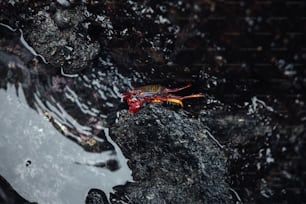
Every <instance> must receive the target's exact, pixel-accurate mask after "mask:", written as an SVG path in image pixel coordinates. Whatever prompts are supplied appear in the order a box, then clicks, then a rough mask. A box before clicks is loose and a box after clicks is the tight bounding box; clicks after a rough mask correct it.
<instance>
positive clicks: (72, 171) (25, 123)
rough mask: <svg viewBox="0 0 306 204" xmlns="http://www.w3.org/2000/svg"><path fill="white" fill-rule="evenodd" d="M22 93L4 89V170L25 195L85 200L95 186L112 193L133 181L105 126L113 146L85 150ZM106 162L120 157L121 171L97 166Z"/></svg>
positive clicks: (0, 140)
mask: <svg viewBox="0 0 306 204" xmlns="http://www.w3.org/2000/svg"><path fill="white" fill-rule="evenodd" d="M18 92H19V97H18V96H17V95H16V93H15V89H14V87H13V86H11V85H8V88H7V90H6V91H5V90H3V89H0V99H1V107H0V117H1V118H2V121H3V122H1V123H0V129H1V137H0V144H1V149H0V161H1V163H2V165H1V166H0V174H1V175H2V176H3V177H4V178H5V179H6V180H7V181H8V182H9V183H10V184H11V185H12V187H13V188H14V189H15V190H16V191H17V192H18V193H19V194H20V195H21V196H23V197H24V198H25V199H27V200H29V201H34V202H38V203H82V202H84V200H85V197H86V195H87V193H88V191H89V190H90V189H91V188H98V189H101V190H103V191H104V192H105V194H106V195H109V193H110V192H112V188H113V187H114V186H117V185H122V184H125V183H126V182H127V181H131V180H132V177H131V171H130V169H129V167H128V166H127V160H126V159H125V157H124V156H123V155H122V152H121V150H120V149H119V147H118V146H117V145H116V144H115V143H114V142H113V141H112V139H111V138H110V136H109V133H108V129H107V128H103V131H104V133H105V136H106V139H107V140H108V141H109V142H110V143H111V144H112V145H113V147H114V150H108V151H103V152H101V153H89V152H86V151H83V149H82V148H81V147H80V146H79V145H77V144H75V143H73V142H71V141H70V140H67V139H66V138H65V137H63V136H62V135H61V134H60V133H59V132H58V131H56V129H55V128H54V127H53V126H52V124H51V123H50V122H49V121H48V120H47V119H43V118H44V116H43V113H42V111H39V114H37V112H35V111H34V110H33V109H30V108H29V106H28V105H27V103H26V100H25V97H24V95H23V91H22V89H19V90H18ZM16 127H17V128H16ZM108 161H112V162H113V161H117V162H118V165H119V169H117V170H115V171H113V170H112V169H108V168H103V165H96V164H102V163H104V164H107V163H108ZM101 166H102V168H101ZM104 166H105V165H104Z"/></svg>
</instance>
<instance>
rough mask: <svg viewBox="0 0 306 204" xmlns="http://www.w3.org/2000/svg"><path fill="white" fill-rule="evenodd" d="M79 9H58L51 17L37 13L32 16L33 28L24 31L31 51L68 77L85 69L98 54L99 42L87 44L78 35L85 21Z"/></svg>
mask: <svg viewBox="0 0 306 204" xmlns="http://www.w3.org/2000/svg"><path fill="white" fill-rule="evenodd" d="M82 9H83V8H82V7H75V8H74V9H73V10H69V11H66V10H65V11H62V10H58V11H57V12H56V13H55V14H54V15H52V14H50V13H48V12H46V11H45V10H42V11H39V12H38V13H37V14H36V15H35V16H33V26H32V28H31V29H30V30H27V31H26V37H27V40H28V41H29V43H30V44H31V45H32V46H33V47H34V49H35V50H36V51H37V52H38V53H40V54H41V55H43V56H44V57H45V58H46V60H47V61H48V62H49V63H50V64H52V65H53V66H55V67H61V68H64V72H65V73H68V74H73V73H77V72H79V71H80V70H82V69H84V68H85V67H88V66H89V65H90V63H91V60H93V59H94V58H96V57H97V55H98V53H99V51H100V45H99V43H98V42H90V41H89V40H88V39H87V38H86V36H84V35H81V34H79V33H78V32H77V30H78V26H80V24H81V23H82V21H83V20H84V15H83V13H82V12H83V10H82ZM46 44H47V45H48V46H47V47H46Z"/></svg>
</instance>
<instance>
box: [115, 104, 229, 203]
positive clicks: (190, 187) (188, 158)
mask: <svg viewBox="0 0 306 204" xmlns="http://www.w3.org/2000/svg"><path fill="white" fill-rule="evenodd" d="M112 133H113V139H114V140H115V141H116V142H117V143H118V145H119V146H120V147H121V148H122V150H123V152H124V154H125V155H126V156H127V157H129V158H130V163H129V165H130V168H131V169H132V170H133V178H134V180H135V182H134V183H129V184H128V185H127V186H125V187H118V188H117V190H118V191H119V192H123V193H122V194H123V195H125V197H127V198H128V199H129V201H130V202H131V203H230V201H231V196H230V195H229V187H228V184H227V183H226V182H225V180H226V176H225V175H226V173H227V168H226V159H225V156H224V153H223V151H222V149H221V148H220V147H219V146H217V145H216V143H214V141H213V140H211V138H209V137H208V135H207V134H206V127H205V125H204V124H203V123H201V122H199V121H198V120H197V119H191V118H190V117H188V116H187V115H186V113H185V112H184V111H182V110H180V111H178V112H175V111H173V110H169V109H167V108H165V107H162V106H155V105H152V106H151V105H149V106H147V107H145V108H144V109H142V110H141V111H140V112H139V113H137V114H136V115H135V116H132V115H129V114H128V113H127V112H126V111H123V112H121V116H120V118H119V121H118V123H117V124H116V125H115V126H114V127H113V128H112ZM121 196H122V195H121ZM114 197H116V195H114ZM121 199H122V198H121Z"/></svg>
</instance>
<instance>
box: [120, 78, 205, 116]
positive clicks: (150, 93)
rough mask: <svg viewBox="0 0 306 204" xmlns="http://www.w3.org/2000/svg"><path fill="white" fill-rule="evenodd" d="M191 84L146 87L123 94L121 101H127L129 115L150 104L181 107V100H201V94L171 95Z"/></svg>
mask: <svg viewBox="0 0 306 204" xmlns="http://www.w3.org/2000/svg"><path fill="white" fill-rule="evenodd" d="M190 86H191V84H188V85H187V86H184V87H181V88H174V89H168V88H165V87H163V86H160V85H147V86H142V87H139V88H136V89H134V90H131V91H129V92H127V93H123V99H124V100H126V101H127V104H128V106H129V112H130V113H133V114H134V113H137V112H138V111H139V110H140V109H141V108H142V107H143V106H144V105H146V104H150V103H171V104H176V105H179V106H180V107H183V106H184V105H183V102H182V100H184V99H188V98H201V97H204V95H203V94H194V95H189V96H176V95H173V94H171V93H174V92H178V91H181V90H183V89H186V88H189V87H190Z"/></svg>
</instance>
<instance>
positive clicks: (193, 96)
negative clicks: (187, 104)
mask: <svg viewBox="0 0 306 204" xmlns="http://www.w3.org/2000/svg"><path fill="white" fill-rule="evenodd" d="M203 97H205V95H203V94H193V95H189V96H182V97H180V100H184V99H189V98H203Z"/></svg>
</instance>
